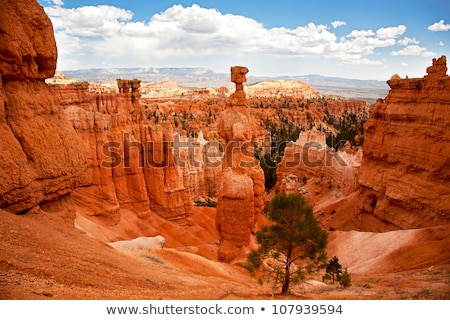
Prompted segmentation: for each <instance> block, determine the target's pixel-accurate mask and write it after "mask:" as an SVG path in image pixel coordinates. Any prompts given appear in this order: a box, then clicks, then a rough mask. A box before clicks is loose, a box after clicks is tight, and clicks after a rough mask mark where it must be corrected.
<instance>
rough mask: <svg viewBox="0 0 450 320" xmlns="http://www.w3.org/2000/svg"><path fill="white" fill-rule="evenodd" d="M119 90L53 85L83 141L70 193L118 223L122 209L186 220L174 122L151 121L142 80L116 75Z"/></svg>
mask: <svg viewBox="0 0 450 320" xmlns="http://www.w3.org/2000/svg"><path fill="white" fill-rule="evenodd" d="M117 87H118V92H112V93H109V92H102V93H92V92H90V91H89V85H88V84H87V83H72V84H69V85H54V86H52V88H53V92H54V95H55V96H58V97H59V98H60V101H61V106H62V107H63V109H64V113H65V115H66V117H67V118H68V119H69V121H70V122H71V124H72V126H73V127H74V128H75V130H76V132H77V133H78V135H79V137H80V138H81V140H82V141H83V149H84V150H83V153H84V154H85V155H86V157H87V163H88V168H87V170H86V173H85V175H84V176H83V179H82V182H81V185H80V186H79V187H78V188H77V189H76V190H75V191H74V192H73V193H72V198H73V200H74V202H75V204H76V205H77V208H78V210H79V212H80V213H81V214H83V215H85V216H90V217H97V218H99V219H101V221H103V223H109V224H115V223H117V222H119V220H120V218H121V210H124V209H125V210H129V211H131V212H133V213H135V214H136V215H137V216H139V217H141V218H147V217H149V216H150V215H151V214H152V213H156V214H158V215H159V216H161V217H162V218H164V219H168V220H172V221H179V220H182V221H184V220H185V218H186V217H187V216H188V215H189V212H190V206H191V205H192V201H190V198H189V193H188V192H187V190H186V188H185V186H184V181H183V173H182V172H180V171H179V169H178V167H177V163H176V162H175V159H174V153H173V152H172V148H173V144H174V135H175V129H174V126H173V122H169V121H159V122H158V123H156V122H155V121H147V120H146V118H145V111H144V108H143V106H142V104H141V103H140V90H139V88H140V81H139V80H123V79H118V80H117Z"/></svg>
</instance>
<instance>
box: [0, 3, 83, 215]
mask: <svg viewBox="0 0 450 320" xmlns="http://www.w3.org/2000/svg"><path fill="white" fill-rule="evenodd" d="M0 43H1V47H0V137H1V138H0V149H1V150H2V151H1V153H0V181H1V183H0V208H3V209H6V210H7V211H11V212H15V213H25V212H27V211H28V210H30V209H31V208H33V207H35V206H38V205H40V204H43V203H49V202H52V201H58V200H59V199H61V198H62V197H64V196H66V195H67V194H69V193H70V192H71V191H72V190H73V189H74V188H75V187H76V186H77V185H78V183H79V181H80V179H81V177H82V174H83V172H84V169H85V162H86V160H85V157H84V153H83V150H82V145H81V142H80V140H79V137H78V136H77V134H76V133H75V131H74V130H73V128H72V126H71V125H70V123H69V122H68V121H67V119H66V118H65V117H64V115H63V112H62V110H61V109H60V107H59V101H58V99H56V98H55V97H54V96H53V95H52V92H51V90H50V89H49V87H48V86H47V85H46V84H45V82H44V80H45V79H46V78H49V77H51V76H53V74H54V73H55V69H56V59H57V49H56V43H55V38H54V34H53V27H52V24H51V22H50V19H49V18H48V17H47V16H46V14H45V12H44V10H43V8H42V7H41V6H39V5H38V3H37V2H36V1H35V0H24V1H10V0H8V1H4V2H3V3H2V10H1V11H0Z"/></svg>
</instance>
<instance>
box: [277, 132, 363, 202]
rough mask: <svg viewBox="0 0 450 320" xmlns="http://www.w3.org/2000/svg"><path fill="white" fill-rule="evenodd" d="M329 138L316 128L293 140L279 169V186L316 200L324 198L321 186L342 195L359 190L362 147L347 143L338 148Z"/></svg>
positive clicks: (336, 194) (285, 151)
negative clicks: (331, 144) (328, 142)
mask: <svg viewBox="0 0 450 320" xmlns="http://www.w3.org/2000/svg"><path fill="white" fill-rule="evenodd" d="M325 141H326V134H325V133H324V132H322V131H319V130H317V129H316V128H315V127H313V128H312V129H311V130H308V131H303V132H301V133H300V135H299V138H298V139H297V141H295V142H290V143H289V144H288V145H287V146H286V148H285V149H284V156H283V158H282V160H281V162H280V164H279V166H278V168H277V185H276V188H277V189H278V190H280V191H283V192H286V193H301V194H303V195H304V196H305V197H306V198H308V200H309V201H310V202H312V203H314V202H317V201H320V200H321V198H322V197H323V194H322V192H319V189H324V190H325V191H333V193H334V195H335V196H336V197H338V198H340V197H344V196H346V195H349V194H350V193H352V192H355V191H356V190H358V186H359V185H358V179H359V167H360V163H361V157H362V149H361V148H352V147H351V145H350V144H348V143H347V144H346V145H344V146H343V147H342V148H340V149H339V150H335V149H334V148H330V147H328V146H327V144H326V142H325ZM321 186H324V187H325V188H321ZM326 196H330V195H329V194H327V195H326Z"/></svg>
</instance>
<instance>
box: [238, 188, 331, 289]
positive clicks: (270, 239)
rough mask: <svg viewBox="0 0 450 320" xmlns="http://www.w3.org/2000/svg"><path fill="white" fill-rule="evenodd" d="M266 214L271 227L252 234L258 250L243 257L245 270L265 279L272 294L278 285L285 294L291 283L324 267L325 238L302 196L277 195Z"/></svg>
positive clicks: (325, 235) (326, 237) (324, 233)
mask: <svg viewBox="0 0 450 320" xmlns="http://www.w3.org/2000/svg"><path fill="white" fill-rule="evenodd" d="M268 212H269V214H268V217H269V219H270V220H271V221H272V222H273V224H272V225H270V226H265V227H263V228H262V229H261V230H260V231H258V232H257V233H256V240H257V242H258V244H259V245H260V246H259V248H258V249H257V250H255V251H252V252H251V253H250V254H249V256H248V257H247V261H248V266H249V268H250V270H259V269H262V270H263V271H264V272H263V274H265V275H268V278H269V279H271V281H273V292H274V291H275V290H276V288H277V286H278V285H279V284H281V293H286V292H288V290H289V286H290V284H291V283H298V282H300V281H302V280H304V279H305V277H306V275H307V274H309V273H312V272H314V271H315V270H317V269H318V268H320V267H324V261H326V254H325V248H326V245H327V241H328V240H327V239H328V235H327V233H326V232H325V231H324V230H322V228H321V227H320V226H319V225H318V223H317V221H316V220H315V218H314V216H313V210H312V207H311V206H310V205H309V204H308V202H307V200H306V199H305V198H304V197H303V196H302V195H299V194H285V193H278V194H277V195H276V196H275V197H274V198H273V199H272V201H271V202H270V204H269V210H268ZM263 262H264V264H263ZM263 266H264V267H263Z"/></svg>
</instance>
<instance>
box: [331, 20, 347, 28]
mask: <svg viewBox="0 0 450 320" xmlns="http://www.w3.org/2000/svg"><path fill="white" fill-rule="evenodd" d="M331 25H332V26H333V28H334V29H336V28H338V27H342V26H346V25H347V22H345V21H340V20H336V21H333V22H332V23H331Z"/></svg>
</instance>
